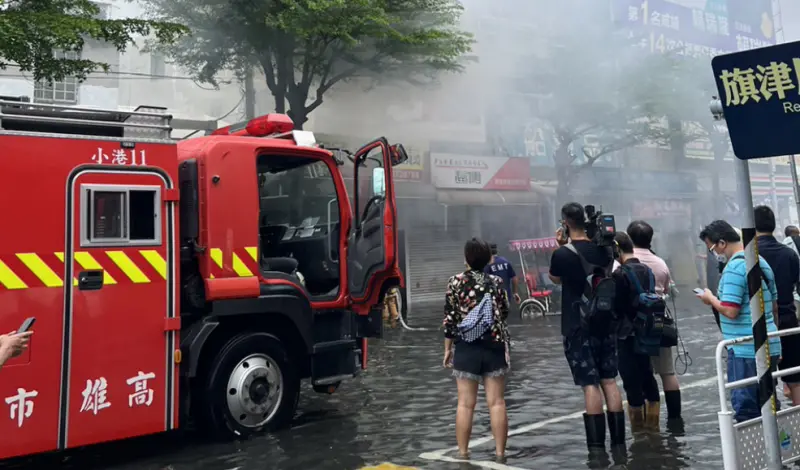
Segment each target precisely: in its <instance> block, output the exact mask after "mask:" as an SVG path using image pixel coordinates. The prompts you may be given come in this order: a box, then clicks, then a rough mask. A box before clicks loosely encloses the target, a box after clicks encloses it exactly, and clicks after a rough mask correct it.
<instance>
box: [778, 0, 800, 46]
mask: <svg viewBox="0 0 800 470" xmlns="http://www.w3.org/2000/svg"><path fill="white" fill-rule="evenodd" d="M780 3H781V14H782V16H783V29H784V34H785V37H786V40H787V41H800V1H798V0H780Z"/></svg>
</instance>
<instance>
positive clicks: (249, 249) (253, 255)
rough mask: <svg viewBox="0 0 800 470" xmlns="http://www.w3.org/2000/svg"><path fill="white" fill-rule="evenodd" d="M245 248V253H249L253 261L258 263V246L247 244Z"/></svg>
mask: <svg viewBox="0 0 800 470" xmlns="http://www.w3.org/2000/svg"><path fill="white" fill-rule="evenodd" d="M245 250H247V254H248V255H250V257H251V258H253V261H255V262H256V263H258V248H257V247H255V246H248V247H247V248H245Z"/></svg>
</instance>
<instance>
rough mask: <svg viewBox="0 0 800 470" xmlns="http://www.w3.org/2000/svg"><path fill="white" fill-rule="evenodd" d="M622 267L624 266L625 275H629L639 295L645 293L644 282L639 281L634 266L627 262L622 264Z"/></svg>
mask: <svg viewBox="0 0 800 470" xmlns="http://www.w3.org/2000/svg"><path fill="white" fill-rule="evenodd" d="M620 268H622V272H624V273H625V277H627V278H628V280H629V281H630V283H631V284H633V287H635V288H636V293H637V294H639V295H641V294H644V289H643V288H642V283H641V282H639V278H638V277H637V276H636V273H634V272H633V268H631V267H630V266H628V265H625V264H623V265H621V266H620Z"/></svg>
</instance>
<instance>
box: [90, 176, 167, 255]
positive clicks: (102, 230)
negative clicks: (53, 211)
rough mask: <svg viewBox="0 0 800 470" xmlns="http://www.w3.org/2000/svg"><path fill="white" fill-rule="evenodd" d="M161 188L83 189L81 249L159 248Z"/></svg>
mask: <svg viewBox="0 0 800 470" xmlns="http://www.w3.org/2000/svg"><path fill="white" fill-rule="evenodd" d="M160 201H161V188H160V187H158V186H95V185H84V186H82V196H81V214H82V224H81V245H82V246H86V245H89V246H91V245H103V246H108V245H160V244H161V204H160Z"/></svg>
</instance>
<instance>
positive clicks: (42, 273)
mask: <svg viewBox="0 0 800 470" xmlns="http://www.w3.org/2000/svg"><path fill="white" fill-rule="evenodd" d="M17 258H19V260H20V261H22V263H23V264H24V265H25V266H26V267H27V268H28V269H30V270H31V272H32V273H33V274H34V275H35V276H36V277H38V278H39V280H40V281H42V284H44V285H45V286H47V287H61V286H63V285H64V281H62V280H61V278H60V277H58V274H56V273H55V271H53V270H52V269H50V266H48V265H46V264H45V263H44V261H42V258H39V255H37V254H36V253H17Z"/></svg>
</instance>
